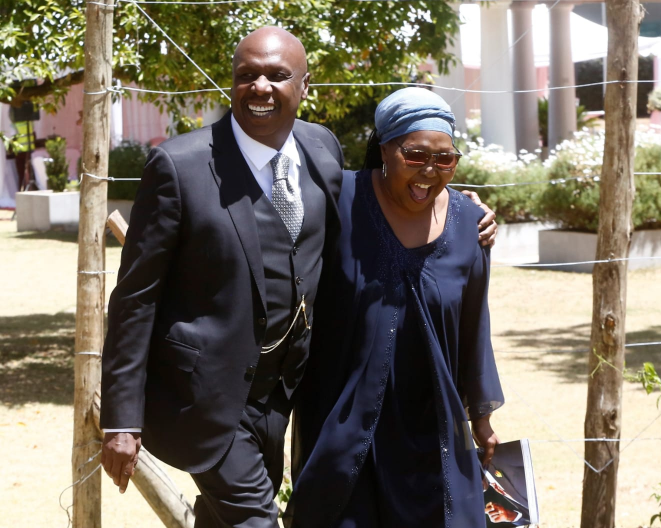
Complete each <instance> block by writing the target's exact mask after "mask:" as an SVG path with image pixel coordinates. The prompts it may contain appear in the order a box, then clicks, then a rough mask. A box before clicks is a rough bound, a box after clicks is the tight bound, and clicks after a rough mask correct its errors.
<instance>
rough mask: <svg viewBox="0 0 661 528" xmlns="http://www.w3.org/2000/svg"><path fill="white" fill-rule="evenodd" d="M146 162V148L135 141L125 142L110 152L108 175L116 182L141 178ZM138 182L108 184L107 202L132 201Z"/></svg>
mask: <svg viewBox="0 0 661 528" xmlns="http://www.w3.org/2000/svg"><path fill="white" fill-rule="evenodd" d="M146 160H147V147H144V146H143V145H141V144H140V143H138V142H137V141H129V140H125V141H122V142H121V143H120V145H119V146H118V147H115V148H114V149H112V150H111V151H110V155H109V158H108V175H109V176H112V177H113V178H115V179H117V180H121V179H124V178H141V177H142V169H143V167H144V166H145V161H146ZM139 184H140V182H139V181H128V182H127V181H124V182H122V181H119V182H109V183H108V199H109V200H134V199H135V194H136V192H137V191H138V185H139Z"/></svg>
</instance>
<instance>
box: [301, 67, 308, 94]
mask: <svg viewBox="0 0 661 528" xmlns="http://www.w3.org/2000/svg"><path fill="white" fill-rule="evenodd" d="M309 88H310V72H308V73H306V74H305V75H304V76H303V92H302V93H301V100H303V99H307V98H308V89H309Z"/></svg>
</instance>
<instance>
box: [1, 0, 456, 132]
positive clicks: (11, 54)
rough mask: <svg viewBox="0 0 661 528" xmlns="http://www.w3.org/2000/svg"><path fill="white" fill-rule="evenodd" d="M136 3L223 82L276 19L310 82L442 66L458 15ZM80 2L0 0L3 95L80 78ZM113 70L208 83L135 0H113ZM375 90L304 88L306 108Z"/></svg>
mask: <svg viewBox="0 0 661 528" xmlns="http://www.w3.org/2000/svg"><path fill="white" fill-rule="evenodd" d="M116 2H117V0H116ZM139 7H140V8H142V9H144V10H145V11H146V12H147V13H148V14H149V16H150V17H152V18H153V19H154V21H156V22H157V23H158V24H159V25H160V26H161V27H162V28H163V29H164V30H165V31H166V32H167V34H168V35H170V36H171V37H172V39H173V40H174V41H175V42H176V43H177V44H178V45H179V46H181V47H182V48H183V49H184V50H185V51H186V53H187V54H189V55H190V57H191V58H192V59H193V60H194V61H195V62H197V63H198V64H199V65H200V67H201V68H202V69H203V70H204V71H205V72H207V73H208V75H209V76H210V77H211V78H212V79H213V80H214V81H215V82H216V83H217V84H218V85H219V86H221V87H228V86H230V83H231V57H232V52H233V50H234V48H235V47H236V45H237V43H238V42H239V40H240V39H241V38H242V37H244V36H245V35H246V34H248V33H249V32H250V31H252V30H254V29H255V28H258V27H260V26H263V25H280V26H282V27H284V28H286V29H288V30H289V31H291V32H292V33H294V34H295V35H296V36H297V37H299V38H300V39H301V41H302V42H303V44H304V45H305V47H306V49H307V52H308V60H309V68H310V71H311V72H312V75H313V77H312V82H315V83H331V82H332V83H363V82H374V83H379V82H392V81H398V80H405V81H408V80H410V79H411V78H412V77H415V76H416V75H417V65H418V64H420V62H421V61H422V60H423V59H424V58H426V57H427V56H429V55H431V56H433V58H435V59H436V60H438V61H439V66H440V70H441V71H445V69H446V67H447V65H448V64H449V62H450V61H451V60H453V58H452V57H451V56H450V55H449V54H448V53H447V52H446V51H445V50H446V48H447V47H448V45H449V43H450V41H451V39H452V38H454V35H456V34H457V31H458V17H457V15H456V13H455V12H454V11H453V10H452V8H451V7H450V5H449V2H447V1H446V0H411V1H382V2H359V1H352V0H299V1H295V2H294V1H269V0H264V1H263V2H247V3H220V2H219V5H217V6H214V5H211V6H209V5H162V4H142V5H140V6H139ZM84 9H85V2H84V1H83V0H20V1H19V0H2V3H1V4H0V20H1V22H0V102H14V103H18V102H20V101H22V100H25V99H35V100H37V101H38V102H40V103H41V104H42V105H45V108H46V109H47V110H54V109H55V108H56V107H57V105H58V104H60V103H61V102H62V100H63V97H64V95H65V94H66V92H67V90H68V88H69V86H71V85H72V84H77V83H80V82H82V68H83V66H84V54H83V41H84V28H85V16H84ZM113 76H114V78H115V79H116V80H119V81H121V82H123V83H124V84H126V83H129V82H135V83H137V84H138V85H140V86H141V87H143V88H146V89H151V90H162V91H183V90H197V89H204V88H213V86H212V85H211V83H209V81H208V80H207V79H205V78H204V76H203V75H202V74H201V73H200V72H199V71H198V70H197V69H196V68H195V67H194V66H193V65H192V64H191V63H190V62H188V61H187V60H186V58H185V57H184V56H183V55H182V54H181V53H180V52H179V51H177V49H175V47H174V46H172V45H171V44H170V43H168V42H167V41H166V39H165V37H164V36H163V35H162V34H161V33H160V32H159V31H158V30H157V29H156V28H155V27H154V26H153V25H152V24H151V23H150V22H149V21H148V20H147V19H146V17H145V16H143V15H142V14H141V13H140V12H139V9H138V6H136V5H134V4H132V3H130V2H127V1H126V0H119V2H118V5H117V7H116V9H115V17H114V41H113ZM29 78H38V79H40V84H39V85H38V86H34V87H29V86H27V85H25V84H24V82H23V81H25V80H26V79H29ZM15 81H16V82H15ZM389 90H392V88H390V89H389ZM382 93H383V90H380V91H379V90H374V89H371V88H369V87H368V88H366V89H362V88H347V87H320V88H318V89H315V90H311V97H310V98H309V99H308V101H307V102H306V103H305V105H304V108H303V111H304V112H306V113H307V114H308V116H309V117H310V118H317V119H318V120H321V121H324V120H329V119H337V118H340V117H341V116H343V115H344V114H346V113H347V112H348V111H350V110H351V109H352V108H355V107H357V106H359V105H361V104H363V103H365V102H366V101H368V100H370V99H373V98H378V97H380V96H381V94H382ZM141 97H143V98H144V99H146V100H156V102H157V104H159V105H161V106H162V107H163V106H164V107H166V108H167V110H169V111H170V112H172V113H175V114H176V115H179V109H180V108H183V107H184V106H185V105H186V104H187V103H189V102H191V101H193V102H194V104H195V105H196V106H197V107H202V106H205V105H206V104H210V103H212V102H223V101H224V102H227V100H226V99H225V98H224V97H223V96H222V95H221V94H219V93H218V92H208V93H207V94H205V95H204V97H203V98H201V97H194V98H191V97H190V96H188V99H186V96H183V95H180V96H168V97H165V98H161V99H158V100H157V99H156V97H155V96H152V95H143V96H141Z"/></svg>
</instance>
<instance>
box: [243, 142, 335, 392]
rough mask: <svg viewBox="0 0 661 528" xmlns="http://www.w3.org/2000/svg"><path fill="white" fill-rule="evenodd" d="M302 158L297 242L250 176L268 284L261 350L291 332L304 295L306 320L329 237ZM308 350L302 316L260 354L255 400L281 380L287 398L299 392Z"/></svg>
mask: <svg viewBox="0 0 661 528" xmlns="http://www.w3.org/2000/svg"><path fill="white" fill-rule="evenodd" d="M299 155H300V159H301V167H300V184H301V194H302V199H303V209H304V217H303V225H302V227H301V231H300V233H299V235H298V238H297V239H296V242H293V241H292V239H291V236H290V235H289V232H288V231H287V228H286V227H285V224H284V222H283V221H282V219H281V218H280V215H279V214H278V212H277V211H276V210H275V208H274V207H273V204H272V203H271V202H270V200H269V199H268V198H267V197H266V196H265V195H264V193H263V192H262V190H261V188H260V187H259V185H258V184H257V182H256V181H255V180H254V179H252V178H251V182H250V185H249V188H250V193H251V197H252V199H253V204H254V205H253V209H254V212H255V219H256V221H257V231H258V235H259V243H260V247H261V252H262V262H263V264H264V278H265V284H266V288H265V289H266V320H265V321H263V324H265V325H266V332H265V338H264V343H263V346H269V345H272V344H274V343H276V342H277V341H278V340H280V339H281V338H282V337H283V336H284V335H285V334H286V333H287V330H288V329H289V327H290V325H291V323H292V320H293V318H294V315H295V313H296V309H297V307H298V305H299V303H300V302H301V298H302V296H303V295H304V296H305V301H306V314H307V318H308V321H309V322H310V323H311V322H312V303H313V302H314V298H315V295H316V292H317V285H318V283H319V277H320V275H321V267H322V263H323V262H322V251H323V248H324V240H325V233H326V229H325V227H326V197H325V195H324V192H323V191H322V190H321V189H320V188H319V186H318V185H317V183H316V182H315V181H313V179H312V177H311V176H310V173H309V170H308V165H307V162H306V160H305V156H304V154H303V152H302V151H301V149H299ZM308 348H309V331H308V330H306V327H305V318H304V317H303V314H302V313H301V314H300V315H299V317H298V318H297V320H296V323H295V324H294V327H293V329H292V331H291V333H290V334H289V335H288V336H287V338H286V339H285V341H284V342H283V343H282V344H281V345H280V346H278V347H277V348H276V349H275V350H273V351H272V352H269V353H266V354H261V356H260V358H259V362H258V364H257V366H256V371H255V374H254V380H253V384H252V387H251V390H250V397H251V398H252V399H257V400H262V399H264V398H265V397H267V396H268V394H269V393H270V392H271V390H272V389H273V388H274V387H275V385H276V384H277V383H278V381H279V380H280V378H282V380H283V382H284V386H285V392H286V393H287V396H290V395H291V392H293V390H294V389H295V388H296V385H297V384H298V382H299V381H300V377H301V376H302V370H303V369H302V367H303V366H304V363H305V358H306V357H307V351H308Z"/></svg>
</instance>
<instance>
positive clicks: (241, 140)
mask: <svg viewBox="0 0 661 528" xmlns="http://www.w3.org/2000/svg"><path fill="white" fill-rule="evenodd" d="M231 120H232V132H233V133H234V138H235V139H236V142H237V144H238V145H239V149H241V152H242V153H243V155H244V156H246V157H247V158H248V159H250V161H251V162H252V164H253V165H254V166H255V167H256V168H257V170H262V169H263V168H264V167H265V166H266V165H267V164H268V163H269V162H270V161H271V160H272V159H273V156H275V155H276V154H277V153H278V152H282V153H283V154H284V155H285V156H287V157H288V158H289V159H290V160H291V161H293V162H294V164H296V165H297V166H299V167H300V165H301V158H300V157H299V155H298V149H297V148H296V140H295V139H294V133H293V132H289V135H288V136H287V139H286V140H285V144H284V145H282V148H281V149H280V150H279V151H277V150H275V149H273V148H271V147H268V146H266V145H264V144H263V143H260V142H259V141H256V140H254V139H253V138H251V137H250V136H249V135H248V134H246V133H245V132H244V131H243V129H242V128H241V125H239V123H238V122H237V120H236V119H235V118H234V114H232V117H231Z"/></svg>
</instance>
